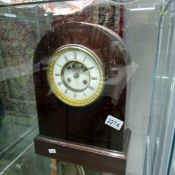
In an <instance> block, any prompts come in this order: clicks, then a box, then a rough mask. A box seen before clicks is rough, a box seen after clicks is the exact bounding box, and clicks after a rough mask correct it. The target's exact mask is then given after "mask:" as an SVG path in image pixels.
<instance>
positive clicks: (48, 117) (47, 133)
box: [33, 22, 128, 172]
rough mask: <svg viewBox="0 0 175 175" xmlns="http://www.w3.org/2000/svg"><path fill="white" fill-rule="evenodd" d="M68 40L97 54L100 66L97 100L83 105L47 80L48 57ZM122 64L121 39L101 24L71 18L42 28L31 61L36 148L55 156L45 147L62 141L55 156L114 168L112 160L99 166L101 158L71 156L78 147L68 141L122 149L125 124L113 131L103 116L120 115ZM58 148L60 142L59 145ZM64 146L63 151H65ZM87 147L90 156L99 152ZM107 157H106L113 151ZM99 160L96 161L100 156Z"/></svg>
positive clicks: (124, 61) (124, 58) (122, 104)
mask: <svg viewBox="0 0 175 175" xmlns="http://www.w3.org/2000/svg"><path fill="white" fill-rule="evenodd" d="M68 44H76V45H81V46H84V47H87V48H88V49H90V50H92V51H93V52H94V53H95V54H96V55H97V56H98V57H99V58H100V60H101V62H102V64H103V67H104V72H105V77H104V78H105V82H104V89H103V92H102V94H101V95H100V97H99V98H98V99H97V100H96V101H94V102H93V103H91V104H89V105H87V106H84V107H73V106H69V105H67V104H64V103H63V102H62V101H61V100H59V99H58V98H57V97H56V96H55V95H54V94H53V93H52V91H51V89H50V87H49V84H48V80H47V67H48V64H49V61H50V59H51V57H52V55H53V53H54V52H55V51H56V50H57V49H58V48H60V47H61V46H64V45H68ZM127 64H128V61H127V54H126V50H125V47H124V44H123V42H122V39H121V38H120V37H119V36H118V35H117V34H115V33H114V32H112V31H111V30H109V29H107V28H105V27H101V26H99V25H94V24H88V23H78V22H70V23H65V24H62V25H60V26H58V27H57V28H55V29H54V30H53V31H49V32H47V33H46V34H45V36H44V37H43V38H42V39H41V41H40V42H39V44H38V46H37V48H36V51H35V55H34V63H33V65H34V67H33V69H34V74H33V76H34V86H35V94H36V103H37V111H38V121H39V134H40V135H39V136H38V137H36V139H35V149H36V152H37V153H39V154H42V155H46V156H49V157H54V158H56V157H55V155H53V156H52V155H50V154H49V153H48V150H47V149H49V147H52V146H53V147H56V145H57V146H58V145H59V143H61V145H62V146H63V143H65V144H64V154H63V153H61V155H60V154H59V153H58V154H59V156H58V157H57V158H58V159H63V160H65V161H71V162H72V161H73V162H74V163H79V164H84V165H87V166H90V167H93V166H96V164H98V165H97V166H98V168H97V167H93V168H97V169H101V170H106V171H112V172H116V169H115V168H114V166H113V168H114V169H111V167H110V166H106V167H104V165H103V164H104V160H103V162H101V163H100V162H99V163H98V162H96V163H93V165H91V163H90V162H89V163H88V162H87V161H85V157H84V158H83V157H82V158H81V156H80V157H79V158H77V159H76V157H74V160H72V158H70V156H72V155H73V154H75V153H76V152H77V151H78V150H77V149H74V148H72V149H70V147H71V146H70V145H72V146H75V145H80V147H81V146H83V150H84V148H87V152H88V150H89V149H96V150H99V149H100V150H103V149H105V150H106V151H107V152H110V151H112V152H111V153H114V152H115V151H119V152H121V153H122V152H123V151H124V126H123V127H122V129H121V130H119V131H118V130H116V129H113V128H111V127H109V126H107V125H105V120H106V118H107V116H108V115H112V116H114V117H116V118H118V119H120V120H122V121H125V103H126V85H127V82H126V81H127V73H126V66H127ZM56 142H57V143H58V144H56ZM55 144H56V145H55ZM69 144H70V145H69ZM66 145H69V146H68V147H69V149H68V148H67V149H66ZM62 146H61V147H62ZM44 148H45V149H44ZM46 148H47V149H46ZM59 149H61V148H60V147H59ZM71 150H72V151H71ZM85 150H86V149H85ZM66 151H68V153H67V154H66ZM80 152H81V151H80ZM85 152H86V151H85ZM85 152H84V153H85ZM87 152H86V153H87ZM90 152H91V153H92V152H94V153H93V154H92V157H91V158H93V156H94V155H95V157H98V158H99V156H98V155H100V153H95V151H94V150H93V151H92V150H91V151H90ZM90 152H89V153H90ZM102 152H103V151H102ZM71 153H72V154H71ZM84 153H82V155H83V156H85V155H84ZM117 153H118V152H116V154H117ZM68 154H69V155H68ZM101 155H103V154H101ZM78 156H79V155H77V157H78ZM116 156H117V155H116ZM109 157H110V156H109ZM109 157H108V156H107V157H105V154H104V158H105V160H109V159H108V158H109ZM112 157H113V158H112V159H110V160H111V161H112V160H113V159H114V158H115V155H113V156H112ZM119 157H120V156H119ZM121 157H122V158H121ZM121 157H120V158H121V159H122V160H124V164H123V168H124V167H125V163H126V162H125V158H126V157H125V155H124V154H122V155H121ZM98 160H99V161H100V159H98ZM89 161H90V160H89ZM111 161H110V162H111ZM117 161H118V160H117Z"/></svg>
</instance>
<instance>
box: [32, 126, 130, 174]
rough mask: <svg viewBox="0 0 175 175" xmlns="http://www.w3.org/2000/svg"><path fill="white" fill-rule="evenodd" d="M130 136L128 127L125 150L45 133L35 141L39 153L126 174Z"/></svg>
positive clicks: (101, 169)
mask: <svg viewBox="0 0 175 175" xmlns="http://www.w3.org/2000/svg"><path fill="white" fill-rule="evenodd" d="M130 136H131V131H130V130H129V129H127V130H126V131H125V139H124V149H123V152H118V151H111V150H107V149H99V148H97V147H90V146H86V145H83V144H75V143H71V142H67V141H64V140H60V139H55V138H52V137H46V136H44V135H38V136H36V137H35V139H34V143H35V151H36V153H37V154H40V155H43V156H47V157H50V158H53V159H57V160H62V161H66V162H70V163H74V164H79V165H83V166H85V167H88V168H91V169H94V170H98V171H103V172H110V173H115V174H117V175H125V170H126V158H127V150H128V146H129V140H130Z"/></svg>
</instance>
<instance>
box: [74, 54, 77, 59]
mask: <svg viewBox="0 0 175 175" xmlns="http://www.w3.org/2000/svg"><path fill="white" fill-rule="evenodd" d="M74 59H75V60H76V59H77V52H74Z"/></svg>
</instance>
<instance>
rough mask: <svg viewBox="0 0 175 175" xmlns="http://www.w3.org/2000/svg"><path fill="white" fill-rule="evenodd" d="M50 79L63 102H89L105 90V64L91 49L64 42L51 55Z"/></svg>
mask: <svg viewBox="0 0 175 175" xmlns="http://www.w3.org/2000/svg"><path fill="white" fill-rule="evenodd" d="M48 82H49V85H50V87H51V89H52V91H53V93H54V94H55V95H56V97H57V98H59V99H60V100H61V101H63V102H64V103H66V104H69V105H71V106H86V105H88V104H90V103H92V102H93V101H95V100H96V99H97V98H98V97H99V96H100V94H101V93H102V90H103V86H104V71H103V66H102V63H101V61H100V59H99V58H98V56H97V55H96V54H95V53H94V52H92V51H91V50H90V49H88V48H86V47H84V46H80V45H76V44H69V45H65V46H63V47H61V48H59V49H58V50H57V51H56V52H55V53H54V54H53V56H52V58H51V61H50V63H49V66H48Z"/></svg>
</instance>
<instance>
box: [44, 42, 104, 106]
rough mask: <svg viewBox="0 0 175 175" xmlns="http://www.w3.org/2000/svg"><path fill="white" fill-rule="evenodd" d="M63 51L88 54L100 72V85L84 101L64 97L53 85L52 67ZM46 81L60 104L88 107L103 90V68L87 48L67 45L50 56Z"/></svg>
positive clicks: (97, 58)
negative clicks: (79, 51) (78, 51)
mask: <svg viewBox="0 0 175 175" xmlns="http://www.w3.org/2000/svg"><path fill="white" fill-rule="evenodd" d="M65 50H66V51H72V50H73V51H76V50H81V51H83V52H86V54H88V55H89V56H90V57H91V58H92V59H93V60H94V61H95V62H96V64H97V66H98V69H99V70H100V83H99V86H98V88H97V90H96V91H95V93H94V94H93V95H92V96H91V97H88V98H87V99H84V100H75V99H72V98H69V97H67V96H65V95H64V94H63V93H62V92H61V91H60V90H59V89H58V88H57V85H56V84H55V81H54V75H53V70H54V65H55V62H56V60H57V59H59V56H60V55H62V53H63V52H65ZM82 64H83V63H82ZM47 79H48V83H49V86H50V88H51V90H52V92H53V93H54V95H55V96H56V97H57V98H58V99H59V100H61V101H62V102H64V103H65V104H68V105H70V106H77V107H81V106H86V105H89V104H90V103H93V102H94V101H95V100H96V99H97V98H98V97H99V96H100V95H101V93H102V91H103V88H104V68H103V65H102V62H101V60H100V59H99V57H98V56H97V55H96V54H95V53H94V52H93V51H91V50H90V49H88V48H87V47H84V46H81V45H78V44H67V45H64V46H62V47H60V48H58V49H57V50H56V51H55V52H54V53H53V55H52V56H51V59H50V62H49V65H48V69H47Z"/></svg>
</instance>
